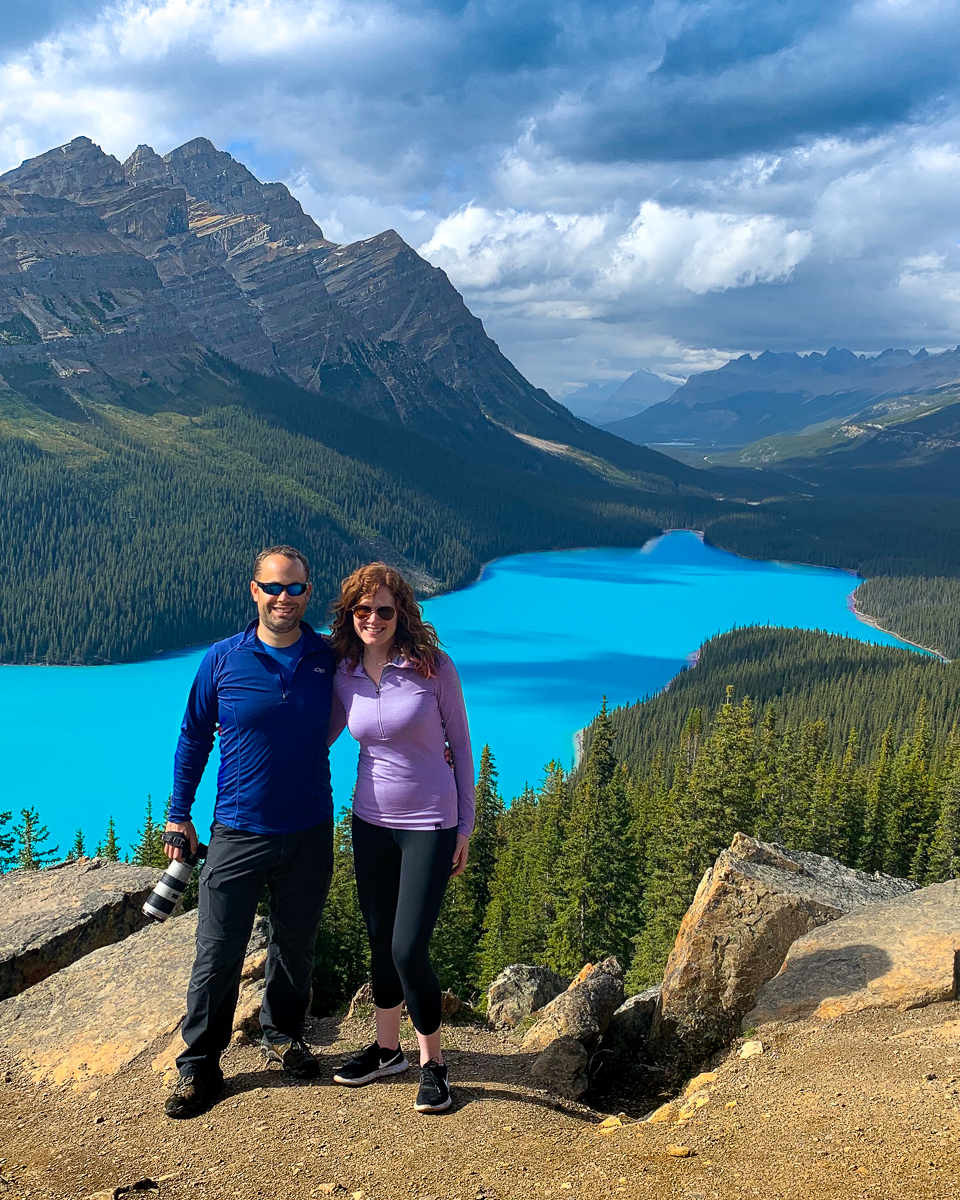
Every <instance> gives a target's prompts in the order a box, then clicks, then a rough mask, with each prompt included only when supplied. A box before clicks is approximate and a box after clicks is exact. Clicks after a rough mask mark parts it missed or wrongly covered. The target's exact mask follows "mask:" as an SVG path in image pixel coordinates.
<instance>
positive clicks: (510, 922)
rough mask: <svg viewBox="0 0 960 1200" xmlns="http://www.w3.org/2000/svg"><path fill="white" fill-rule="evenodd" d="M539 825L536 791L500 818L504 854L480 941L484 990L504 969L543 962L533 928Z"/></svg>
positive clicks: (518, 800) (495, 873)
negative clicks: (532, 870) (533, 853)
mask: <svg viewBox="0 0 960 1200" xmlns="http://www.w3.org/2000/svg"><path fill="white" fill-rule="evenodd" d="M536 820H537V797H536V794H535V793H534V791H533V789H532V788H527V789H525V790H524V792H523V793H522V794H521V795H520V796H518V797H517V798H516V799H515V800H514V801H513V803H512V804H511V805H510V808H509V809H508V810H507V811H506V812H505V813H504V814H503V815H502V817H501V818H500V837H499V841H500V853H499V855H498V857H497V862H496V866H495V867H494V871H493V878H492V879H491V881H490V902H489V904H488V905H487V909H486V912H485V914H484V924H483V935H482V937H481V941H480V986H481V987H482V988H486V987H487V986H488V985H489V984H490V983H491V981H492V980H493V979H495V978H496V977H497V975H499V974H500V972H501V971H502V970H503V968H504V967H506V966H509V965H510V964H511V963H516V962H538V961H539V956H540V948H539V947H538V946H537V945H536V939H535V937H533V938H532V937H531V936H530V931H529V929H528V927H527V916H528V913H529V909H530V905H529V896H528V895H527V894H526V887H527V880H528V878H529V877H528V876H527V875H526V869H527V863H528V861H529V854H530V850H531V847H532V845H533V844H534V830H535V828H536Z"/></svg>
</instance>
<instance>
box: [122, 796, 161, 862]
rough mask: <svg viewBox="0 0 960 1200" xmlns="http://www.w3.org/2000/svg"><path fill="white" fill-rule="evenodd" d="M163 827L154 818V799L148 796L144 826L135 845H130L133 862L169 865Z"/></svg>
mask: <svg viewBox="0 0 960 1200" xmlns="http://www.w3.org/2000/svg"><path fill="white" fill-rule="evenodd" d="M111 819H112V818H111ZM164 824H165V823H164ZM163 829H164V825H162V824H160V823H158V822H157V821H155V820H154V819H153V799H152V797H151V796H147V807H146V811H145V812H144V815H143V828H142V829H141V830H140V831H139V833H138V835H137V840H136V842H135V843H134V845H132V846H131V847H130V849H131V850H132V851H133V862H135V863H137V865H138V866H141V867H165V866H166V865H167V856H166V854H165V853H164V849H163Z"/></svg>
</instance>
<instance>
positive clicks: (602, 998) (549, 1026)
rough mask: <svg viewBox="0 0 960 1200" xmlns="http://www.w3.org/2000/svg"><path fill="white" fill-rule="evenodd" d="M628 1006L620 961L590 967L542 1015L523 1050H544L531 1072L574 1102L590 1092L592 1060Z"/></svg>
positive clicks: (531, 1030)
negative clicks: (614, 1020)
mask: <svg viewBox="0 0 960 1200" xmlns="http://www.w3.org/2000/svg"><path fill="white" fill-rule="evenodd" d="M622 1002H623V972H622V971H621V970H620V964H619V963H618V962H617V960H616V959H615V958H606V959H604V960H603V962H602V963H596V964H594V963H587V965H586V966H585V967H584V968H583V970H582V971H581V972H580V974H579V975H578V976H577V977H576V979H574V981H573V982H572V983H571V984H570V986H569V987H568V988H567V990H566V991H565V992H561V993H560V995H559V996H557V997H556V998H555V999H554V1000H551V1001H550V1003H549V1004H548V1005H547V1006H546V1007H545V1008H543V1009H542V1010H541V1011H540V1015H539V1016H538V1018H537V1022H536V1024H535V1025H533V1026H531V1028H530V1029H529V1030H528V1032H527V1036H526V1037H525V1038H524V1039H523V1046H524V1049H525V1050H539V1051H541V1053H540V1055H539V1057H538V1058H537V1059H536V1060H535V1061H534V1063H533V1066H532V1068H531V1072H532V1074H533V1078H534V1079H535V1080H536V1081H537V1082H538V1083H539V1084H540V1086H541V1087H549V1088H550V1090H551V1091H554V1092H556V1093H557V1094H558V1095H561V1096H566V1097H567V1098H568V1099H571V1100H575V1099H576V1098H577V1096H580V1095H582V1094H583V1092H585V1091H586V1090H587V1066H588V1064H589V1061H590V1056H591V1055H592V1054H593V1052H594V1051H595V1050H596V1049H597V1047H598V1046H599V1044H600V1039H601V1038H602V1037H603V1035H604V1033H606V1031H607V1027H608V1026H609V1024H610V1020H611V1018H612V1017H613V1014H614V1013H615V1012H616V1010H617V1009H618V1008H619V1007H620V1005H621V1003H622ZM577 1046H579V1047H580V1050H577V1049H576V1047H577Z"/></svg>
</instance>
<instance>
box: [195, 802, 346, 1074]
mask: <svg viewBox="0 0 960 1200" xmlns="http://www.w3.org/2000/svg"><path fill="white" fill-rule="evenodd" d="M332 872H333V821H323V822H321V823H320V824H319V825H314V826H313V828H311V829H305V830H302V831H301V832H299V833H286V834H260V833H248V832H246V831H244V830H242V829H230V828H229V827H228V826H227V825H221V824H220V823H219V822H214V825H213V835H212V837H211V839H210V850H209V853H208V854H207V860H206V863H205V864H204V867H203V871H202V872H201V875H200V912H199V919H198V921H197V957H196V961H195V962H194V964H193V973H192V975H191V977H190V988H189V990H188V992H187V1015H186V1017H185V1019H184V1022H183V1026H182V1028H181V1034H182V1036H183V1040H184V1042H185V1043H186V1049H185V1050H184V1051H183V1053H182V1054H181V1055H180V1056H179V1057H178V1058H177V1067H178V1068H179V1070H180V1074H181V1075H193V1074H196V1073H198V1072H206V1071H213V1070H217V1069H219V1065H220V1055H221V1054H222V1052H223V1051H224V1050H225V1049H226V1048H227V1044H228V1042H229V1041H230V1034H231V1032H232V1028H233V1016H234V1012H235V1010H236V1007H237V994H238V992H239V989H240V971H241V969H242V967H243V959H244V954H245V952H246V948H247V942H248V941H249V939H250V933H251V931H252V929H253V922H254V918H255V917H256V915H257V903H258V901H259V899H260V895H261V893H262V892H263V888H264V885H265V884H269V887H270V944H269V947H268V950H267V966H266V975H265V977H264V982H265V991H264V996H263V1004H262V1006H261V1009H260V1027H261V1029H262V1030H263V1035H264V1037H265V1038H266V1039H267V1041H269V1042H274V1043H278V1042H288V1041H291V1040H292V1039H293V1038H297V1037H300V1035H301V1033H302V1030H303V1022H304V1018H305V1017H306V1014H307V1004H308V1003H309V1000H310V981H311V978H312V975H313V959H314V952H315V947H316V941H317V930H318V928H319V925H320V915H321V913H322V912H323V905H324V901H325V900H326V898H327V892H328V891H329V890H330V877H331V874H332Z"/></svg>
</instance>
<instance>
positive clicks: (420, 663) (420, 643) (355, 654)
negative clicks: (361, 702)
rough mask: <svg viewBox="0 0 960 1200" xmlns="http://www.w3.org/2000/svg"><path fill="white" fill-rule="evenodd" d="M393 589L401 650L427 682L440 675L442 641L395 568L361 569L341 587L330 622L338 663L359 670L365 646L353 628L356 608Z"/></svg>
mask: <svg viewBox="0 0 960 1200" xmlns="http://www.w3.org/2000/svg"><path fill="white" fill-rule="evenodd" d="M381 587H385V588H389V589H390V591H391V592H392V593H393V598H394V602H395V604H396V609H397V635H396V645H397V649H398V650H399V651H400V653H401V654H402V655H403V656H404V658H406V659H409V660H410V662H412V663H413V664H414V665H415V668H416V671H417V674H419V675H422V676H423V678H424V679H429V678H430V677H431V675H436V673H437V656H438V655H439V654H440V639H439V638H438V637H437V631H436V630H435V629H434V627H433V626H432V625H430V624H428V623H427V622H426V621H424V619H423V610H422V609H421V608H420V605H419V604H418V603H417V598H416V596H415V595H414V594H413V588H412V587H411V586H410V584H409V583H407V581H406V580H405V579H404V577H403V576H402V575H401V574H400V572H399V571H397V570H396V569H395V568H394V567H390V566H388V565H387V564H386V563H382V562H373V563H368V564H367V565H366V566H365V567H358V568H357V570H356V571H354V572H353V574H352V575H348V576H347V577H346V579H344V580H343V581H342V583H341V584H340V595H339V596H338V597H337V599H336V600H335V601H334V603H333V616H332V619H331V621H330V645H331V648H332V649H333V653H334V655H335V656H336V659H337V662H348V663H349V664H350V665H351V666H356V665H357V663H358V662H359V661H360V656H361V654H362V653H363V643H362V642H361V641H360V638H359V637H358V636H357V632H356V630H355V629H354V627H353V608H354V606H355V605H357V604H359V603H360V601H361V600H363V599H364V598H365V597H370V596H373V595H375V594H376V592H377V589H378V588H381Z"/></svg>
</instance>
